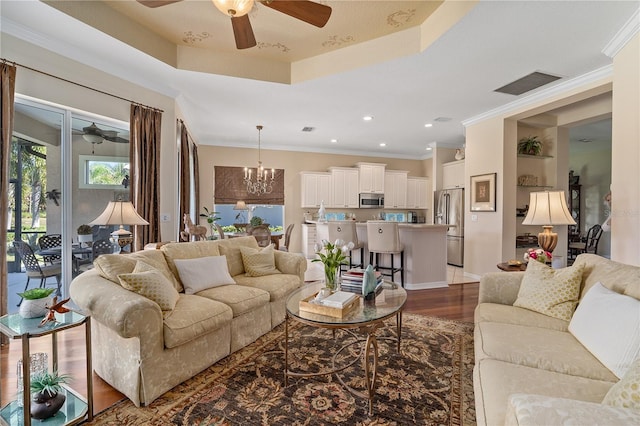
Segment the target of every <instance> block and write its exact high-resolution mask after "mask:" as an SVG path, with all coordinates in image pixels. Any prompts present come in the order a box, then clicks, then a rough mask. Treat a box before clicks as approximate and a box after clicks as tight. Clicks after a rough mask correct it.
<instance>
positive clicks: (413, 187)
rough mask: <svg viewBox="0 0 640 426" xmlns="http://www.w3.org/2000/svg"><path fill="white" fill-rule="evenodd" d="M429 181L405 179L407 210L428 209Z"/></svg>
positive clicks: (412, 178) (417, 178) (424, 179)
mask: <svg viewBox="0 0 640 426" xmlns="http://www.w3.org/2000/svg"><path fill="white" fill-rule="evenodd" d="M429 192H430V190H429V179H428V178H423V177H410V178H407V208H408V209H428V208H429V200H428V196H429Z"/></svg>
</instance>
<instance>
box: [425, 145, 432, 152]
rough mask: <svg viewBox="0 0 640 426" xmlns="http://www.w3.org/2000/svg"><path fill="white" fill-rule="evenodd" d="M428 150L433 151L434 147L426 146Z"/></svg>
mask: <svg viewBox="0 0 640 426" xmlns="http://www.w3.org/2000/svg"><path fill="white" fill-rule="evenodd" d="M425 149H426V150H427V151H431V150H432V149H433V148H431V147H430V146H428V147H426V148H425Z"/></svg>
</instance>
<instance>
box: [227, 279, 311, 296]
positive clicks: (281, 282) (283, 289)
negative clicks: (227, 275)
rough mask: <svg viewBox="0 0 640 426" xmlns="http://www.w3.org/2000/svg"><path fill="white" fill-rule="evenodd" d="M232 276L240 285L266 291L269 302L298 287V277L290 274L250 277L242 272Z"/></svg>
mask: <svg viewBox="0 0 640 426" xmlns="http://www.w3.org/2000/svg"><path fill="white" fill-rule="evenodd" d="M233 278H234V279H235V280H236V282H237V283H238V284H240V285H246V286H248V287H255V288H259V289H261V290H264V291H266V292H268V293H269V295H270V299H269V300H270V301H271V302H273V301H276V300H281V299H283V298H285V297H286V296H287V295H289V293H291V292H292V291H293V290H294V289H296V288H298V287H300V277H298V276H297V275H290V274H278V275H267V276H264V277H250V276H248V275H245V274H242V275H236V276H234V277H233Z"/></svg>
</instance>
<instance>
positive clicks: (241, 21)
mask: <svg viewBox="0 0 640 426" xmlns="http://www.w3.org/2000/svg"><path fill="white" fill-rule="evenodd" d="M231 25H232V26H233V35H234V37H235V38H236V47H237V48H238V49H248V48H249V47H253V46H255V45H256V44H257V43H256V37H255V36H254V35H253V28H251V22H250V21H249V15H242V16H239V17H232V18H231Z"/></svg>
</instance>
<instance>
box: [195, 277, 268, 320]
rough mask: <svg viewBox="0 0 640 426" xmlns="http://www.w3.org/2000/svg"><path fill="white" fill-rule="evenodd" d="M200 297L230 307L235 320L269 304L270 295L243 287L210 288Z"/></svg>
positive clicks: (257, 289) (256, 289) (199, 294)
mask: <svg viewBox="0 0 640 426" xmlns="http://www.w3.org/2000/svg"><path fill="white" fill-rule="evenodd" d="M198 296H201V297H206V298H208V299H211V300H216V301H218V302H222V303H224V304H225V305H227V306H229V307H230V308H231V310H232V311H233V317H234V318H235V317H238V316H240V315H242V314H245V313H247V312H249V311H253V310H255V309H257V308H259V307H260V306H263V305H266V304H268V303H269V293H267V292H266V291H264V290H260V289H259V288H253V287H247V286H242V285H225V286H221V287H215V288H210V289H207V290H203V291H201V292H199V293H198Z"/></svg>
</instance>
